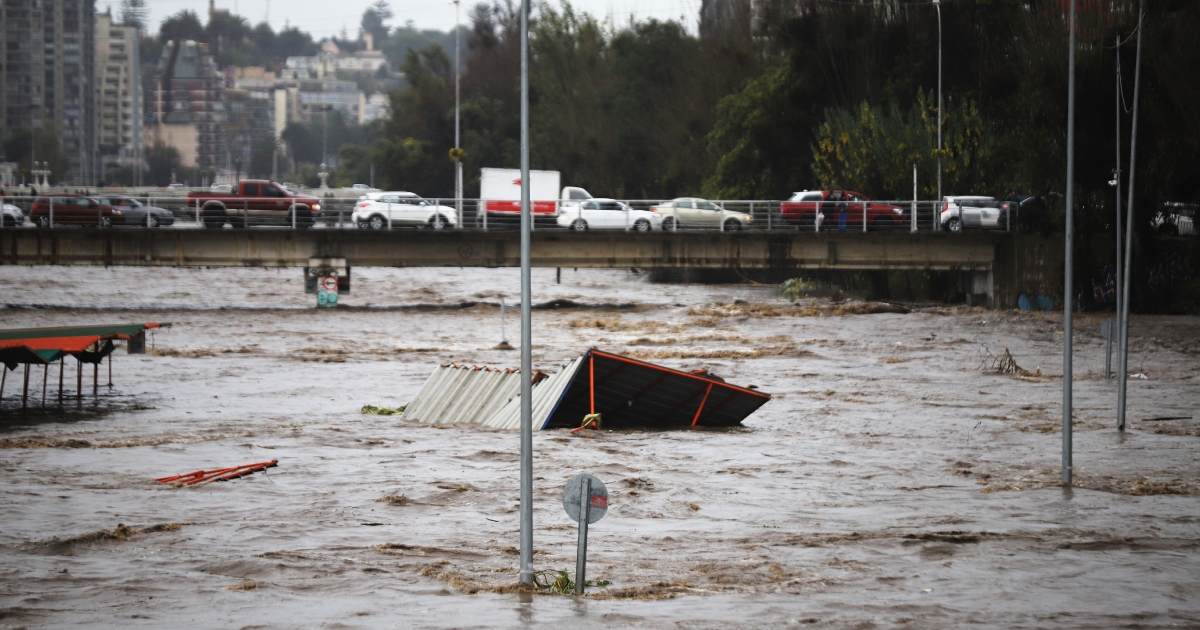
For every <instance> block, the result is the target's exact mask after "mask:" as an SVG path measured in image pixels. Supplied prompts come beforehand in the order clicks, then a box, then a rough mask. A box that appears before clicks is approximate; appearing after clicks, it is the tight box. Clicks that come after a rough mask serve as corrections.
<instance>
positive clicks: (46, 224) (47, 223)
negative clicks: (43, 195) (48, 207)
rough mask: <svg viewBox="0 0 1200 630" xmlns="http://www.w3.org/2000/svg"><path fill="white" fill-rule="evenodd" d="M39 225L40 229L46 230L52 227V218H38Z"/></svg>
mask: <svg viewBox="0 0 1200 630" xmlns="http://www.w3.org/2000/svg"><path fill="white" fill-rule="evenodd" d="M37 224H38V227H44V228H48V227H50V217H48V216H40V217H38V218H37Z"/></svg>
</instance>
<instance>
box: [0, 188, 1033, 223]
mask: <svg viewBox="0 0 1200 630" xmlns="http://www.w3.org/2000/svg"><path fill="white" fill-rule="evenodd" d="M80 192H85V191H80ZM306 192H310V193H312V192H315V191H306ZM55 194H56V193H47V194H43V195H38V196H37V197H34V196H30V195H6V196H5V197H4V203H5V204H6V205H9V206H15V207H16V208H18V209H20V211H21V212H22V214H23V215H24V217H23V221H22V222H21V223H20V224H17V223H15V222H14V221H12V220H11V219H10V214H11V213H10V211H9V210H8V209H7V208H6V211H5V220H4V224H3V228H14V227H24V228H33V227H38V226H39V225H40V227H48V226H47V225H46V223H48V222H49V223H51V225H50V226H52V227H54V228H62V227H68V226H76V225H83V226H88V225H97V224H98V223H100V221H99V216H100V215H99V214H98V213H97V211H96V210H94V209H93V210H91V214H88V213H86V212H83V213H81V212H78V211H77V210H78V208H75V207H72V206H70V205H69V204H68V205H63V204H57V207H55V204H50V206H51V207H50V211H49V213H41V214H40V215H39V216H38V217H36V218H37V219H38V222H35V221H34V220H33V219H32V218H31V207H32V205H33V202H34V201H35V199H42V198H51V199H53V198H54V196H55ZM91 196H92V197H93V198H96V197H105V196H107V195H105V194H103V193H101V194H96V193H92V194H91ZM124 196H127V197H132V198H134V199H136V200H137V201H138V202H140V203H141V204H143V205H145V206H151V207H155V208H162V209H165V210H168V211H169V212H170V213H171V216H172V217H173V221H172V222H170V227H171V228H172V229H197V228H207V229H214V228H225V229H231V228H243V227H254V228H266V227H274V228H277V229H305V228H309V227H312V228H316V229H376V230H398V229H406V228H432V229H466V230H512V229H515V228H517V227H518V226H519V215H518V214H517V213H513V212H496V211H492V212H485V211H484V209H485V208H486V207H487V202H486V200H480V199H463V200H461V202H460V201H458V200H456V199H453V198H451V199H446V198H430V199H426V200H425V204H424V205H413V204H399V203H396V204H379V203H376V204H375V208H376V209H379V210H381V211H380V212H372V213H365V214H364V213H362V212H360V213H359V215H358V216H356V215H355V208H356V206H357V205H358V204H359V203H360V202H361V201H362V200H363V198H362V197H355V196H341V197H321V196H319V195H314V196H318V197H319V198H320V203H321V206H322V208H321V212H320V216H319V217H316V218H315V219H313V218H310V216H309V215H308V214H307V213H306V212H304V210H303V208H300V209H299V210H297V209H296V207H295V204H293V203H290V202H288V201H287V200H279V201H281V202H283V203H281V204H280V206H279V207H278V208H276V209H274V210H272V211H260V210H252V209H247V208H237V207H233V208H228V209H226V212H225V214H224V215H222V216H220V217H215V216H212V215H211V214H210V213H209V211H208V209H206V208H205V207H204V205H203V202H200V201H196V200H193V201H191V202H189V201H188V199H187V197H186V195H185V194H180V193H174V192H169V193H164V194H155V193H143V194H130V195H124ZM620 201H621V202H622V203H623V204H626V205H627V206H628V207H630V208H632V209H633V210H635V211H648V210H650V209H651V208H655V207H660V212H659V213H658V214H659V216H661V217H662V218H663V221H662V222H661V228H662V229H664V230H672V231H684V232H690V231H717V232H722V231H752V232H796V233H803V232H814V233H818V232H830V231H835V232H848V233H854V232H859V233H883V232H886V233H893V234H894V233H904V232H911V233H928V232H933V231H939V230H944V229H946V227H947V226H945V225H942V223H941V221H940V211H941V205H942V204H941V203H940V202H937V201H932V200H921V201H913V200H911V199H910V200H883V201H879V200H877V201H870V202H856V201H848V202H844V203H837V202H821V203H815V202H807V203H800V202H786V201H779V200H767V199H756V200H713V201H709V202H705V203H706V204H711V205H710V206H709V207H707V208H705V209H700V210H696V209H685V208H678V209H676V210H675V211H674V212H671V211H668V210H666V208H665V207H664V206H663V204H664V203H666V202H667V201H670V200H663V199H629V200H620ZM578 203H579V202H561V203H560V205H559V208H558V210H557V214H549V213H535V216H534V229H535V230H561V229H571V228H572V226H573V221H572V220H571V217H572V216H575V217H578V216H579V215H578V214H577V213H576V209H577V208H578ZM492 207H493V208H494V207H495V205H494V204H493V206H492ZM610 212H613V213H614V214H617V215H620V217H621V218H620V219H618V220H617V221H615V222H614V221H609V222H608V224H607V225H594V224H593V225H587V226H586V229H589V230H601V229H617V230H620V229H629V230H635V229H636V228H637V227H638V225H637V219H638V217H639V216H641V215H639V213H637V212H630V213H624V212H619V211H610ZM689 212H690V214H689ZM131 214H132V213H131ZM374 216H378V217H380V219H377V220H371V219H372V217H374ZM560 219H561V220H560ZM1020 219H1021V217H1019V216H1017V215H1016V214H1015V213H1014V214H1013V215H1012V216H1008V214H1007V212H1006V211H1005V212H1002V213H1001V214H1000V217H999V220H998V221H995V220H994V221H993V223H994V225H990V226H984V227H991V228H992V229H999V230H1005V231H1017V229H1018V224H1019V222H1020ZM161 223H163V224H164V227H165V226H166V225H165V224H167V223H168V222H167V221H163V222H161ZM149 225H151V223H148V222H145V221H141V222H137V223H135V224H134V225H133V226H132V227H148V226H149ZM659 225H660V224H659V223H657V222H655V224H654V225H653V226H652V227H654V228H658V227H659ZM115 226H116V227H126V228H128V227H131V226H130V225H128V224H123V222H122V221H116V222H115ZM967 227H968V229H970V228H972V227H975V226H972V225H968V226H967ZM3 228H0V229H3Z"/></svg>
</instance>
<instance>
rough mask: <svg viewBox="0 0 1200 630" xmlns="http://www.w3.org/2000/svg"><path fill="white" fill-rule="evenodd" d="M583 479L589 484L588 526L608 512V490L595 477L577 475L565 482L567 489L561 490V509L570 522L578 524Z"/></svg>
mask: <svg viewBox="0 0 1200 630" xmlns="http://www.w3.org/2000/svg"><path fill="white" fill-rule="evenodd" d="M584 479H587V480H588V481H590V482H591V488H590V489H589V495H590V498H589V501H588V524H591V523H595V522H596V521H598V520H600V519H602V518H604V513H605V512H607V511H608V488H605V487H604V482H602V481H600V480H599V479H597V478H596V477H595V476H593V475H589V474H587V473H579V474H578V475H575V476H574V477H571V479H570V480H568V481H567V487H565V488H563V509H564V510H566V511H567V516H570V517H571V520H572V521H575V522H576V523H578V522H579V513H580V511H581V510H580V509H579V508H580V503H581V501H582V500H583V480H584Z"/></svg>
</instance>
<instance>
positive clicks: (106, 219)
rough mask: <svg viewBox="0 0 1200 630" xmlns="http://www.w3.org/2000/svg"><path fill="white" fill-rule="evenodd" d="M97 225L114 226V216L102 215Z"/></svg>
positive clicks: (103, 226)
mask: <svg viewBox="0 0 1200 630" xmlns="http://www.w3.org/2000/svg"><path fill="white" fill-rule="evenodd" d="M97 225H98V226H99V227H102V228H110V227H112V217H106V216H101V217H100V220H99V221H98V222H97Z"/></svg>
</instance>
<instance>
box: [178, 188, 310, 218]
mask: <svg viewBox="0 0 1200 630" xmlns="http://www.w3.org/2000/svg"><path fill="white" fill-rule="evenodd" d="M187 200H188V205H189V206H196V205H199V206H200V218H201V221H202V222H203V223H204V227H208V228H219V227H224V225H225V224H226V223H228V224H230V225H232V226H233V227H235V228H243V227H249V226H251V225H285V226H291V225H295V226H296V227H300V228H307V227H311V226H312V225H313V223H315V222H316V219H318V218H320V216H321V200H320V199H318V198H316V197H313V196H311V195H298V194H296V193H294V192H292V191H290V190H288V189H287V188H285V187H283V186H281V185H280V184H276V183H275V182H272V181H268V180H265V179H243V180H242V181H240V182H238V190H237V192H234V193H211V192H190V193H188V196H187Z"/></svg>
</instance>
